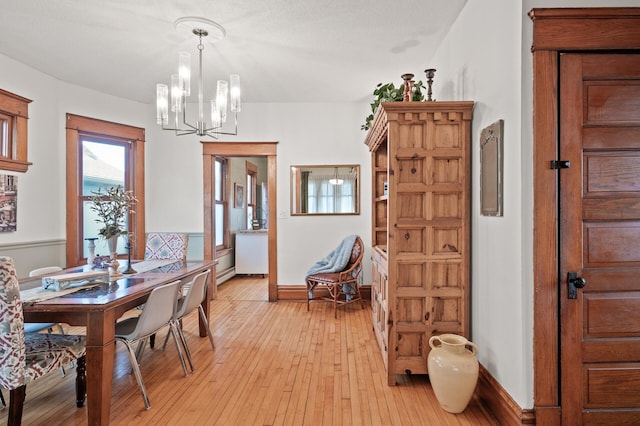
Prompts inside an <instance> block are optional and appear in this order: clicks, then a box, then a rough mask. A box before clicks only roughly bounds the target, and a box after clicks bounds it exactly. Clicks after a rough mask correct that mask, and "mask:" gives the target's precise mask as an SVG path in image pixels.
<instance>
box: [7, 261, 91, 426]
mask: <svg viewBox="0 0 640 426" xmlns="http://www.w3.org/2000/svg"><path fill="white" fill-rule="evenodd" d="M85 353H86V349H85V337H84V336H76V335H71V334H64V335H62V334H45V333H25V332H24V315H23V312H22V301H21V300H20V287H19V286H18V278H17V276H16V270H15V267H14V264H13V259H11V258H10V257H7V256H0V386H1V387H2V388H4V389H8V390H9V392H10V398H9V413H8V420H7V423H8V424H9V425H19V424H20V423H21V421H22V410H23V406H24V400H25V396H26V388H27V384H28V383H29V382H31V381H33V380H36V379H38V378H40V377H42V376H44V375H46V374H48V373H50V372H51V371H53V370H56V369H58V368H60V367H62V366H63V365H66V364H69V363H71V362H73V361H77V367H76V374H77V376H76V405H77V406H78V407H82V406H83V405H84V401H85V397H86V375H85V369H86V361H85Z"/></svg>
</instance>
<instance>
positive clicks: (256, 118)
mask: <svg viewBox="0 0 640 426" xmlns="http://www.w3.org/2000/svg"><path fill="white" fill-rule="evenodd" d="M242 108H243V109H242V113H241V115H240V116H239V131H238V133H239V135H238V136H235V137H233V136H225V137H221V138H220V140H224V141H234V142H264V141H269V142H278V146H277V193H278V197H277V211H278V219H277V220H278V235H277V238H278V284H279V285H303V284H304V276H305V272H306V271H307V269H308V268H309V267H310V266H311V265H312V264H313V263H314V262H315V261H317V260H318V259H321V258H323V257H324V256H326V255H327V254H328V253H329V252H330V251H331V250H333V249H334V248H335V247H336V246H337V245H338V243H339V242H340V241H341V240H342V238H343V237H345V236H346V235H349V234H359V235H361V236H362V238H363V240H364V241H365V244H367V245H368V244H370V242H371V237H370V233H371V226H370V224H371V198H370V196H369V197H367V194H369V193H370V191H371V172H370V170H369V163H370V157H369V151H368V149H367V146H366V145H365V144H364V137H365V133H364V132H363V131H361V130H360V124H361V123H362V122H364V117H365V116H366V115H367V104H366V103H363V104H351V103H334V104H323V103H320V104H246V103H245V104H244V105H243V107H242ZM153 114H155V112H154V111H152V109H151V107H149V112H148V115H149V116H152V115H153ZM199 140H200V139H198V138H197V137H193V136H182V137H179V138H176V137H175V136H173V134H172V133H171V132H165V131H161V130H159V128H158V127H157V126H156V125H155V124H153V122H151V121H150V123H149V127H148V128H147V142H148V143H147V152H146V153H147V166H146V167H147V198H146V200H147V203H148V207H147V218H146V220H147V229H148V230H167V231H170V230H173V229H172V228H175V227H178V226H181V227H182V230H183V231H186V232H202V191H203V188H202V185H203V182H202V147H201V144H200V143H199V142H198V141H199ZM176 147H178V148H176ZM295 164H361V165H362V171H361V182H362V183H361V190H362V194H363V197H362V199H361V202H362V206H361V212H360V215H358V216H324V217H321V216H291V215H290V199H289V195H290V179H289V168H290V166H291V165H295ZM158 188H162V191H159V190H158ZM166 194H172V197H175V198H174V203H175V205H176V206H180V209H176V210H175V211H173V212H172V214H162V215H160V214H153V213H152V211H151V210H150V208H151V207H150V206H152V205H153V206H157V205H161V204H162V203H163V202H164V201H163V200H164V199H166V197H167V195H166ZM269 202H270V203H271V202H272V201H271V200H270V201H269ZM365 259H366V261H367V264H365V266H364V271H365V275H364V282H365V283H369V282H370V281H371V271H370V269H371V268H370V267H369V265H370V263H369V260H368V259H369V256H366V255H365Z"/></svg>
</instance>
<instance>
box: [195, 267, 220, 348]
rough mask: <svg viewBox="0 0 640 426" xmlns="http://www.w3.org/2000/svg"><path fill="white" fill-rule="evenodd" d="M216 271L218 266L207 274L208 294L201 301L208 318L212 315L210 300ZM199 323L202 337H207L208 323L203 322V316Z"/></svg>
mask: <svg viewBox="0 0 640 426" xmlns="http://www.w3.org/2000/svg"><path fill="white" fill-rule="evenodd" d="M215 273H216V268H211V272H210V273H209V275H208V276H207V285H206V289H207V290H206V293H207V294H205V296H204V301H203V302H202V303H201V306H202V309H203V310H204V315H205V316H206V317H207V320H208V319H209V318H211V316H210V315H209V305H210V303H209V302H210V301H211V299H212V298H213V294H214V286H215V285H216V280H215ZM198 318H200V316H198ZM198 324H199V328H198V329H199V330H200V337H206V336H207V335H208V334H207V330H206V328H205V327H206V325H205V323H204V322H202V318H200V319H199V320H198Z"/></svg>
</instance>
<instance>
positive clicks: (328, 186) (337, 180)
mask: <svg viewBox="0 0 640 426" xmlns="http://www.w3.org/2000/svg"><path fill="white" fill-rule="evenodd" d="M308 185H309V186H308V188H309V194H308V203H309V205H308V212H309V213H351V212H353V206H354V205H355V179H354V178H353V176H350V175H344V176H343V175H340V176H338V175H337V174H335V175H318V176H309V178H308Z"/></svg>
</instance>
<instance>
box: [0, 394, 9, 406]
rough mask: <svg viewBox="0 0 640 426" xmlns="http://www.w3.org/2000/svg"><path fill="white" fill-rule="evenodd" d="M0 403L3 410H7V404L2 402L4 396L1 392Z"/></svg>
mask: <svg viewBox="0 0 640 426" xmlns="http://www.w3.org/2000/svg"><path fill="white" fill-rule="evenodd" d="M0 402H2V407H3V408H7V403H6V402H5V400H4V395H3V394H2V390H0Z"/></svg>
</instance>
